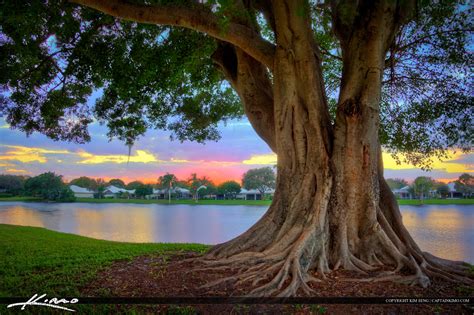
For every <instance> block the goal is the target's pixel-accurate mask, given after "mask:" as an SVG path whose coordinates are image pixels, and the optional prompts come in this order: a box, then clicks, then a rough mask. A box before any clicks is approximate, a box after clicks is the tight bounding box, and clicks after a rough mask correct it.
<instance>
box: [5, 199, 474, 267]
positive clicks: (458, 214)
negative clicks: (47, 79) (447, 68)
mask: <svg viewBox="0 0 474 315" xmlns="http://www.w3.org/2000/svg"><path fill="white" fill-rule="evenodd" d="M401 210H402V215H403V222H404V223H405V226H406V227H407V229H408V230H409V231H410V233H411V234H412V236H413V238H414V239H415V240H416V241H417V242H418V244H419V245H420V247H421V248H422V250H424V251H428V252H431V253H433V254H434V255H437V256H440V257H444V258H448V259H455V260H465V261H469V262H471V263H474V242H473V240H474V229H472V227H473V226H474V207H472V206H444V205H442V206H441V205H440V206H438V205H436V206H435V205H427V206H422V207H416V206H402V207H401ZM265 211H266V207H259V206H214V205H209V206H207V205H206V206H195V205H133V204H120V205H119V204H88V203H74V204H67V203H64V204H56V203H54V204H53V203H51V204H48V203H21V202H2V203H0V223H6V224H16V225H29V226H38V227H45V228H47V229H51V230H56V231H60V232H67V233H74V234H79V235H84V236H89V237H94V238H99V239H107V240H114V241H125V242H188V243H190V242H193V243H204V244H216V243H220V242H224V241H226V240H229V239H231V238H233V237H235V236H237V235H239V234H240V233H242V232H244V231H245V230H246V229H248V228H249V227H250V226H251V225H252V224H253V223H255V222H256V221H257V220H258V219H259V218H260V217H261V216H262V215H263V213H264V212H265Z"/></svg>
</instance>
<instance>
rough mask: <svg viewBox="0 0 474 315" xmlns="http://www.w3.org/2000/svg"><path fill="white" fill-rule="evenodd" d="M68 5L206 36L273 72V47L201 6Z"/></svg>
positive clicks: (116, 0)
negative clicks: (242, 53) (226, 22)
mask: <svg viewBox="0 0 474 315" xmlns="http://www.w3.org/2000/svg"><path fill="white" fill-rule="evenodd" d="M70 1H71V2H74V3H77V4H80V5H84V6H86V7H89V8H92V9H96V10H98V11H101V12H103V13H106V14H109V15H111V16H114V17H117V18H120V19H124V20H129V21H134V22H138V23H145V24H159V25H170V26H180V27H185V28H189V29H193V30H196V31H199V32H202V33H206V34H208V35H209V36H212V37H214V38H217V39H220V40H222V41H225V42H229V43H232V44H234V45H236V46H237V47H239V48H241V49H242V50H243V51H245V52H246V53H248V54H249V55H250V56H252V57H253V58H255V59H256V60H258V61H259V62H261V63H262V64H264V65H265V66H266V67H268V68H270V69H272V68H273V56H274V54H275V46H274V45H273V44H272V43H270V42H268V41H266V40H264V39H263V38H262V37H261V36H260V35H259V34H258V33H257V32H255V31H254V30H252V29H251V28H249V27H247V26H244V25H241V24H237V23H229V24H226V25H222V23H219V18H218V17H217V16H216V15H215V14H214V13H212V12H211V11H210V10H208V9H207V8H206V7H204V6H203V5H200V4H196V5H193V6H187V7H186V6H184V5H171V4H170V5H160V4H154V5H139V4H131V3H128V2H126V1H123V0H102V1H100V0H70Z"/></svg>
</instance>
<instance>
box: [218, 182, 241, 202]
mask: <svg viewBox="0 0 474 315" xmlns="http://www.w3.org/2000/svg"><path fill="white" fill-rule="evenodd" d="M240 189H241V186H240V184H239V183H237V182H236V181H233V180H230V181H226V182H223V183H222V184H220V185H219V186H218V191H219V192H220V193H221V194H224V195H225V197H226V198H227V197H231V198H235V196H236V195H237V194H238V193H240Z"/></svg>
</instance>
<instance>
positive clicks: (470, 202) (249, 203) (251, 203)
mask: <svg viewBox="0 0 474 315" xmlns="http://www.w3.org/2000/svg"><path fill="white" fill-rule="evenodd" d="M1 201H25V202H28V201H41V200H40V199H38V198H33V197H8V198H0V202H1ZM76 202H88V203H135V204H168V203H169V202H168V200H146V199H94V198H77V200H76ZM171 204H189V205H246V206H269V205H270V204H271V200H199V201H198V202H195V201H194V200H171ZM398 204H400V205H421V204H425V205H474V199H425V200H423V203H421V202H420V200H407V199H400V200H398Z"/></svg>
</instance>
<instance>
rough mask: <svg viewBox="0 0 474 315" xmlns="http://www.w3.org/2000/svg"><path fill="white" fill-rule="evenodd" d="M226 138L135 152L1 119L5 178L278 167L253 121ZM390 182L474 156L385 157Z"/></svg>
mask: <svg viewBox="0 0 474 315" xmlns="http://www.w3.org/2000/svg"><path fill="white" fill-rule="evenodd" d="M219 129H220V131H221V134H222V139H221V140H220V141H219V142H207V143H206V144H205V145H203V144H198V143H192V142H184V143H180V142H179V141H170V139H169V133H168V132H163V131H149V132H148V133H147V134H146V136H145V137H142V138H141V139H140V140H139V141H138V142H137V143H136V144H135V145H134V146H133V148H132V152H131V156H130V162H129V163H127V161H128V148H127V147H126V146H125V145H124V144H123V143H121V142H119V141H112V142H109V141H108V139H107V137H106V135H105V134H106V131H107V130H106V127H105V126H100V125H99V124H98V123H94V124H92V125H91V127H90V131H91V136H92V141H91V142H90V143H87V144H84V145H77V144H73V143H66V142H55V141H52V140H50V139H48V138H46V137H45V136H43V135H40V134H33V135H32V136H30V137H26V135H25V134H24V133H22V132H19V131H16V130H11V129H10V128H9V126H8V124H7V123H6V122H5V121H4V120H3V119H1V118H0V173H7V174H16V175H37V174H40V173H43V172H46V171H54V172H56V173H57V174H61V175H64V178H65V179H66V180H71V179H73V178H76V177H79V176H90V177H96V178H97V177H101V178H104V179H110V178H121V179H123V180H124V181H125V182H129V181H132V180H142V181H145V182H150V183H154V182H156V179H157V178H158V177H159V176H160V175H163V174H165V173H166V172H170V173H174V174H175V175H176V176H177V177H178V178H179V179H186V178H188V177H189V175H190V174H191V173H194V172H195V173H197V174H198V175H199V176H202V175H206V176H208V177H210V178H211V179H213V180H214V181H215V182H216V183H220V182H222V181H225V180H236V181H239V182H240V180H241V177H242V174H243V173H244V172H245V171H247V170H248V169H251V168H256V167H262V166H267V165H273V164H275V162H276V156H275V155H274V154H272V153H271V151H270V149H269V148H268V147H267V146H266V145H265V143H264V142H263V141H262V140H260V139H259V137H258V136H257V135H256V133H255V132H254V131H253V129H252V127H251V126H250V124H249V122H248V121H247V120H245V119H244V120H237V121H232V122H229V123H227V125H226V126H224V125H221V126H220V128H219ZM384 165H385V177H386V178H405V179H407V180H408V181H411V180H413V179H414V178H415V177H417V176H431V177H433V178H435V179H438V180H442V181H450V180H454V179H456V178H457V177H458V176H459V175H460V174H462V173H464V172H474V155H473V154H461V153H459V152H458V153H455V154H452V156H451V158H450V159H449V160H447V161H444V162H440V161H435V163H434V164H433V170H432V171H430V172H423V171H421V170H420V169H417V168H414V167H413V166H411V165H406V164H403V165H397V164H396V163H395V161H394V160H393V159H392V158H391V157H390V155H389V154H384Z"/></svg>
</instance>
